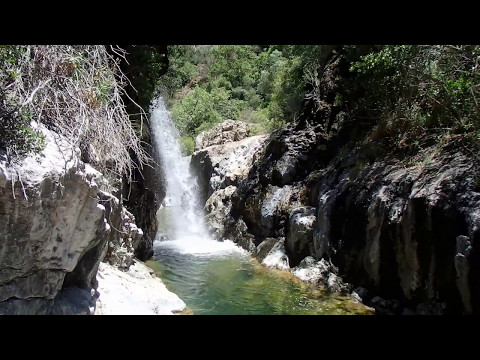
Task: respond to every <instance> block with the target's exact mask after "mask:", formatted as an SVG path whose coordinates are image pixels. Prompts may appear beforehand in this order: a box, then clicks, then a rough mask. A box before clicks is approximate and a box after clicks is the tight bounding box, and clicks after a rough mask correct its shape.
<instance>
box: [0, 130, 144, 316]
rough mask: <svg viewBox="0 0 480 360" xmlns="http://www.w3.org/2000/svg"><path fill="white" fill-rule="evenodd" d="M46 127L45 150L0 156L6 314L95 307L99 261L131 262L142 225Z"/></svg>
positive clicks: (1, 293) (1, 286) (1, 290)
mask: <svg viewBox="0 0 480 360" xmlns="http://www.w3.org/2000/svg"><path fill="white" fill-rule="evenodd" d="M41 130H42V132H43V133H44V135H45V136H46V143H47V146H46V148H45V150H44V151H42V153H40V154H39V155H36V156H30V157H27V158H25V159H23V160H21V161H17V162H16V163H11V162H10V161H9V159H8V158H7V156H6V154H0V313H2V314H49V313H75V314H87V313H92V312H93V308H94V305H95V296H96V294H95V291H94V288H95V287H96V279H95V276H96V272H97V269H98V265H99V263H100V261H101V260H102V259H103V258H104V257H105V256H106V260H107V261H109V262H110V263H111V264H114V265H116V266H118V267H128V266H129V265H130V262H131V261H132V258H133V254H134V247H135V244H136V243H138V241H139V239H140V238H141V236H142V231H141V229H139V228H138V227H137V226H136V225H135V222H134V221H135V219H134V217H133V215H132V214H130V213H129V212H128V211H127V210H126V209H125V208H124V207H123V206H122V205H121V204H120V202H119V199H118V198H116V197H115V196H113V195H112V194H110V193H108V192H107V191H106V189H107V186H106V185H107V183H106V180H105V179H104V178H103V176H102V174H100V173H99V172H98V171H96V170H95V169H93V168H92V167H91V166H90V165H88V164H85V163H83V162H82V161H81V160H79V159H80V152H79V150H78V149H75V148H73V147H71V146H70V145H69V144H68V142H66V141H65V140H64V139H62V138H61V137H59V136H58V135H56V134H54V133H52V132H50V131H48V130H47V129H45V128H43V127H42V128H41ZM72 292H75V293H76V294H77V295H78V296H73V295H72V294H71V293H72ZM72 299H77V300H78V301H77V300H75V301H73V300H72ZM82 299H83V300H82Z"/></svg>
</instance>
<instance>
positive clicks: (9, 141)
mask: <svg viewBox="0 0 480 360" xmlns="http://www.w3.org/2000/svg"><path fill="white" fill-rule="evenodd" d="M1 102H2V105H3V106H1V109H0V119H1V122H0V148H3V149H6V150H7V151H9V152H11V153H13V154H15V155H16V156H24V155H29V154H37V153H39V152H41V151H42V150H43V149H44V148H45V136H44V135H43V134H42V133H41V132H39V131H38V130H36V129H34V128H32V127H31V126H30V121H31V115H30V114H29V112H28V111H26V110H25V109H20V108H19V107H17V106H9V105H7V104H6V102H5V100H4V99H2V101H1Z"/></svg>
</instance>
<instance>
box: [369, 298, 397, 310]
mask: <svg viewBox="0 0 480 360" xmlns="http://www.w3.org/2000/svg"><path fill="white" fill-rule="evenodd" d="M369 305H370V306H372V307H373V308H374V309H375V314H377V315H398V314H400V312H401V310H402V308H401V305H400V302H399V301H398V300H395V299H392V300H385V299H383V298H381V297H380V296H375V297H374V298H372V300H370V303H369Z"/></svg>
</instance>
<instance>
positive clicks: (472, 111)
mask: <svg viewBox="0 0 480 360" xmlns="http://www.w3.org/2000/svg"><path fill="white" fill-rule="evenodd" d="M348 50H349V52H348V54H349V56H350V60H351V66H350V71H351V72H352V73H354V74H357V77H356V79H355V81H356V82H357V86H361V87H363V89H364V93H365V96H364V97H363V98H362V99H360V100H359V105H360V106H361V107H362V108H364V109H366V110H367V111H368V112H370V114H372V115H374V116H376V117H378V118H379V120H380V121H383V122H386V124H387V129H388V131H387V132H389V133H391V134H393V135H396V136H398V137H403V138H404V139H405V141H408V142H409V143H410V144H411V146H412V147H414V148H419V147H420V146H421V144H420V143H419V139H418V135H420V134H422V133H424V132H425V131H426V129H433V130H436V131H440V132H453V133H458V134H462V133H468V132H472V133H474V132H476V131H478V130H479V129H480V121H479V115H480V108H479V105H478V104H479V103H480V72H479V70H480V64H479V61H480V56H479V55H480V47H479V46H472V45H461V46H450V45H425V46H421V45H386V46H374V47H371V48H370V49H368V51H367V52H366V53H365V51H364V53H363V54H362V55H360V56H358V51H357V53H356V54H355V49H353V48H352V47H351V48H349V49H348ZM363 50H365V49H363ZM355 56H357V58H355Z"/></svg>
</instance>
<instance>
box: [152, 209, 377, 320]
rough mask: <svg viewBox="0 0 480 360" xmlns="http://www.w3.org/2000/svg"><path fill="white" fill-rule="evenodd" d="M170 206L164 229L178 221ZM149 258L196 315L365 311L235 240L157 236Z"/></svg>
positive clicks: (161, 231)
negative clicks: (274, 265)
mask: <svg viewBox="0 0 480 360" xmlns="http://www.w3.org/2000/svg"><path fill="white" fill-rule="evenodd" d="M172 210H173V209H172V208H171V207H163V208H161V209H160V210H159V211H158V213H157V215H158V220H159V224H161V225H160V228H159V234H160V236H161V234H169V233H170V232H171V228H172V226H173V217H172V213H173V211H172ZM154 245H155V249H154V251H155V254H154V256H153V260H150V261H149V262H148V265H149V266H150V267H152V268H153V269H154V270H155V271H156V273H157V274H158V276H159V277H160V278H161V279H162V281H163V282H164V283H165V285H166V286H167V288H168V289H169V290H170V291H173V292H174V293H176V294H177V295H178V296H179V297H180V298H181V299H182V300H183V301H184V302H185V303H186V304H187V306H188V307H189V308H190V309H191V310H192V311H193V313H194V314H196V315H227V314H230V315H281V314H291V315H307V314H318V315H320V314H366V313H368V312H367V310H366V308H365V307H364V306H363V305H361V304H357V303H354V302H353V301H351V300H350V299H349V298H346V297H342V296H338V295H326V294H325V293H324V292H323V291H322V290H321V289H319V288H318V287H315V286H314V285H311V284H308V283H304V282H301V281H300V280H298V279H296V278H294V277H293V275H291V274H289V273H287V272H284V271H280V270H275V269H268V268H266V267H265V266H263V265H261V264H259V263H258V261H256V260H255V259H253V258H252V257H251V256H250V255H249V254H248V253H247V252H246V251H244V250H243V249H241V248H239V247H238V246H236V245H235V244H233V243H232V242H230V241H224V242H219V241H215V240H209V239H199V238H193V237H192V238H187V239H179V240H168V241H158V240H157V241H155V244H154Z"/></svg>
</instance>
